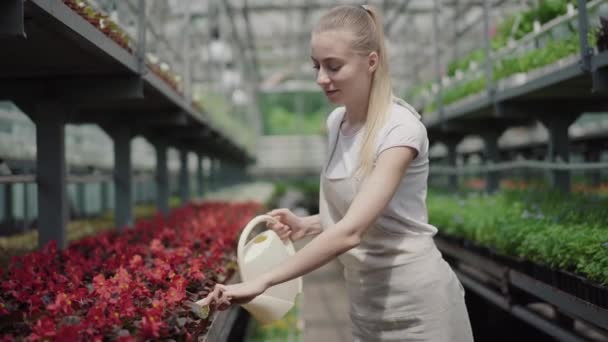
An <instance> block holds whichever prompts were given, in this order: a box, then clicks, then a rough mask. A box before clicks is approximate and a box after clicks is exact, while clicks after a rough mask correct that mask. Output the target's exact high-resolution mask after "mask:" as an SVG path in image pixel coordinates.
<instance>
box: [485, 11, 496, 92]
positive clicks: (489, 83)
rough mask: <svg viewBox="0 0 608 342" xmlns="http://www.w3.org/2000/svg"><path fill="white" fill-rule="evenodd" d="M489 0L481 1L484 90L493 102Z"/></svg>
mask: <svg viewBox="0 0 608 342" xmlns="http://www.w3.org/2000/svg"><path fill="white" fill-rule="evenodd" d="M490 6H491V4H490V0H483V43H484V44H483V47H484V54H485V58H486V59H485V65H484V66H485V76H486V89H487V91H488V96H489V97H490V99H492V100H494V93H495V90H494V70H493V68H494V67H493V65H494V62H492V56H491V52H492V46H491V43H490V10H491V8H490Z"/></svg>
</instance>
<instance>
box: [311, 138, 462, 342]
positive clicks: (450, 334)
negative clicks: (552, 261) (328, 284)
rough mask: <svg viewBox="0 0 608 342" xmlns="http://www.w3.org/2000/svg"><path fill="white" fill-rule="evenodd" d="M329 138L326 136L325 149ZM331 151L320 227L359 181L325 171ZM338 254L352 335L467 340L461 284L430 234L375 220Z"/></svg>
mask: <svg viewBox="0 0 608 342" xmlns="http://www.w3.org/2000/svg"><path fill="white" fill-rule="evenodd" d="M332 140H333V139H332ZM336 140H337V139H336ZM335 144H337V141H336V142H334V143H333V144H332V143H331V142H330V147H331V149H330V150H333V151H335ZM333 151H332V153H331V154H330V157H329V158H328V162H327V163H326V165H325V167H324V169H323V172H322V173H321V191H320V201H319V202H320V203H319V209H320V210H319V211H320V217H321V222H322V226H323V227H324V228H330V227H331V226H333V225H334V224H335V223H336V222H338V221H339V220H341V219H342V217H344V215H345V214H346V211H347V210H348V207H349V206H350V204H351V202H352V200H353V199H354V197H355V194H356V193H357V188H358V186H359V184H360V181H359V180H358V179H356V178H355V177H351V176H345V177H344V178H333V179H329V178H328V177H327V176H326V168H327V165H328V163H329V161H330V160H331V155H332V154H333ZM330 229H331V228H330ZM404 231H405V229H404ZM339 260H340V262H341V263H342V264H343V265H344V277H345V280H346V288H347V291H348V294H349V299H350V316H351V322H352V330H353V337H354V339H355V341H364V342H368V341H382V342H385V341H428V342H431V341H432V342H469V341H473V336H472V332H471V326H470V323H469V318H468V313H467V309H466V306H465V302H464V289H463V287H462V285H461V284H460V281H459V280H458V278H457V277H456V275H455V273H454V272H453V271H452V269H451V268H450V266H449V265H448V264H447V263H446V262H445V261H444V259H443V258H442V255H441V253H440V252H439V250H438V249H437V248H436V246H435V243H434V241H433V238H432V237H431V236H424V235H416V234H411V233H407V232H404V233H395V232H394V231H389V230H388V229H385V228H383V227H381V226H379V225H377V224H376V225H374V226H372V227H369V228H368V229H367V231H366V233H365V235H364V236H363V238H362V241H361V244H360V245H359V246H357V247H355V248H353V249H351V250H349V251H348V252H346V253H344V254H342V255H341V256H340V257H339Z"/></svg>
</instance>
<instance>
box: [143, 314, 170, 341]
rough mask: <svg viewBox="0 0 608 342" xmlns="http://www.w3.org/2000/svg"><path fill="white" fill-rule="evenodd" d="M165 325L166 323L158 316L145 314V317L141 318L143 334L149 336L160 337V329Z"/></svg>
mask: <svg viewBox="0 0 608 342" xmlns="http://www.w3.org/2000/svg"><path fill="white" fill-rule="evenodd" d="M164 326H165V324H164V323H163V322H162V321H160V320H159V319H158V318H155V317H153V316H144V318H142V319H141V326H140V329H141V335H142V336H143V337H147V338H151V337H160V330H161V329H162V328H163V327H164Z"/></svg>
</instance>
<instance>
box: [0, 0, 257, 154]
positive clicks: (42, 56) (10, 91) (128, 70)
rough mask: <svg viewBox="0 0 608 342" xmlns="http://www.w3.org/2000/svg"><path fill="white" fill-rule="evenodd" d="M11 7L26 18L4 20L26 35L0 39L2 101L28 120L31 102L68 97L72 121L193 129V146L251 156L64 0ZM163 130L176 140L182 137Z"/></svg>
mask: <svg viewBox="0 0 608 342" xmlns="http://www.w3.org/2000/svg"><path fill="white" fill-rule="evenodd" d="M11 2H13V5H12V6H22V7H23V8H22V11H23V12H22V14H21V13H20V12H19V11H13V12H11V11H6V12H4V13H2V14H0V21H3V22H6V23H18V22H22V25H23V27H24V33H23V36H9V37H8V38H7V37H6V35H2V38H3V39H2V43H3V44H4V45H5V46H7V45H8V46H10V47H11V48H10V49H6V51H4V53H3V54H2V55H1V56H0V74H1V75H2V77H1V78H0V98H3V99H7V100H13V101H14V102H16V103H17V105H19V106H20V107H22V109H23V110H24V111H25V112H26V114H28V115H29V114H30V113H29V112H31V110H29V109H30V108H27V107H28V106H30V105H32V101H31V99H32V98H38V99H40V100H43V99H48V97H51V98H53V99H60V100H65V102H68V103H71V104H72V105H76V106H77V107H78V109H79V110H78V111H76V112H77V113H76V114H73V115H71V116H70V117H68V118H67V120H68V121H70V122H74V123H86V122H94V123H105V122H108V121H116V120H117V119H118V121H119V122H121V123H127V122H135V121H137V122H138V123H139V124H142V123H143V124H144V125H145V124H148V125H150V126H153V125H157V124H163V125H173V126H175V127H178V128H179V127H183V126H188V128H189V129H190V130H191V131H193V132H192V133H191V134H189V135H188V137H189V138H190V141H189V142H192V140H197V141H199V142H202V143H214V142H217V141H221V142H222V145H223V150H225V151H224V153H226V154H234V153H235V152H237V153H236V154H237V155H238V156H239V158H243V159H248V158H250V156H248V155H247V154H246V152H244V151H243V150H242V149H241V148H240V147H239V146H237V145H236V144H234V143H233V142H232V141H231V139H230V138H229V137H228V136H226V135H225V134H224V133H223V132H221V131H220V130H219V129H218V128H216V127H214V126H213V124H212V123H211V122H209V120H208V118H207V117H206V114H205V113H200V112H198V111H197V110H195V109H194V108H193V107H192V105H191V104H189V103H187V101H186V99H185V98H183V97H182V96H181V95H180V94H178V93H177V92H176V91H175V90H174V89H171V87H170V86H169V85H168V84H167V83H166V82H164V81H163V80H162V79H161V78H160V77H159V76H158V75H156V74H155V73H153V72H150V70H149V69H148V68H147V66H142V65H140V63H141V61H139V60H138V57H137V56H136V55H135V54H132V53H130V52H129V51H127V50H126V49H124V48H122V47H121V46H120V45H118V44H117V43H116V42H115V41H113V40H112V39H110V38H109V37H108V36H106V35H105V34H104V33H103V32H101V31H100V30H98V29H97V28H96V27H94V26H93V25H91V24H90V23H89V22H87V21H86V20H85V19H84V18H83V17H81V16H79V15H78V14H77V13H76V12H74V11H72V10H71V9H70V8H69V7H68V6H66V5H65V4H64V3H63V1H61V0H31V1H26V2H23V1H16V0H11ZM20 14H21V15H22V17H21V18H18V17H17V16H18V15H20ZM15 25H16V26H20V25H17V24H15ZM4 29H5V30H8V29H9V28H4ZM140 70H141V71H140ZM41 80H44V81H45V82H41ZM62 91H63V92H62ZM125 114H127V115H125ZM162 133H164V134H165V135H169V136H170V137H171V138H174V139H177V138H179V137H180V134H178V133H182V132H181V131H178V132H171V131H163V132H162ZM167 133H168V134H167ZM171 133H175V134H171ZM194 138H196V139H194ZM187 142H188V141H187V140H186V141H185V143H187ZM217 145H218V147H219V145H220V144H219V143H217Z"/></svg>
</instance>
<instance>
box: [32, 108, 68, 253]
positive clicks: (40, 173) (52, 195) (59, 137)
mask: <svg viewBox="0 0 608 342" xmlns="http://www.w3.org/2000/svg"><path fill="white" fill-rule="evenodd" d="M38 111H39V112H40V113H36V115H35V123H36V151H37V153H36V179H37V182H38V246H39V247H42V246H44V245H46V244H47V243H49V242H51V241H56V242H57V246H58V247H59V248H61V249H63V248H66V247H67V237H66V226H67V223H68V204H67V203H68V202H67V188H66V182H65V178H66V161H65V108H63V107H62V106H58V105H48V106H47V105H44V106H41V107H39V108H38Z"/></svg>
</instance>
